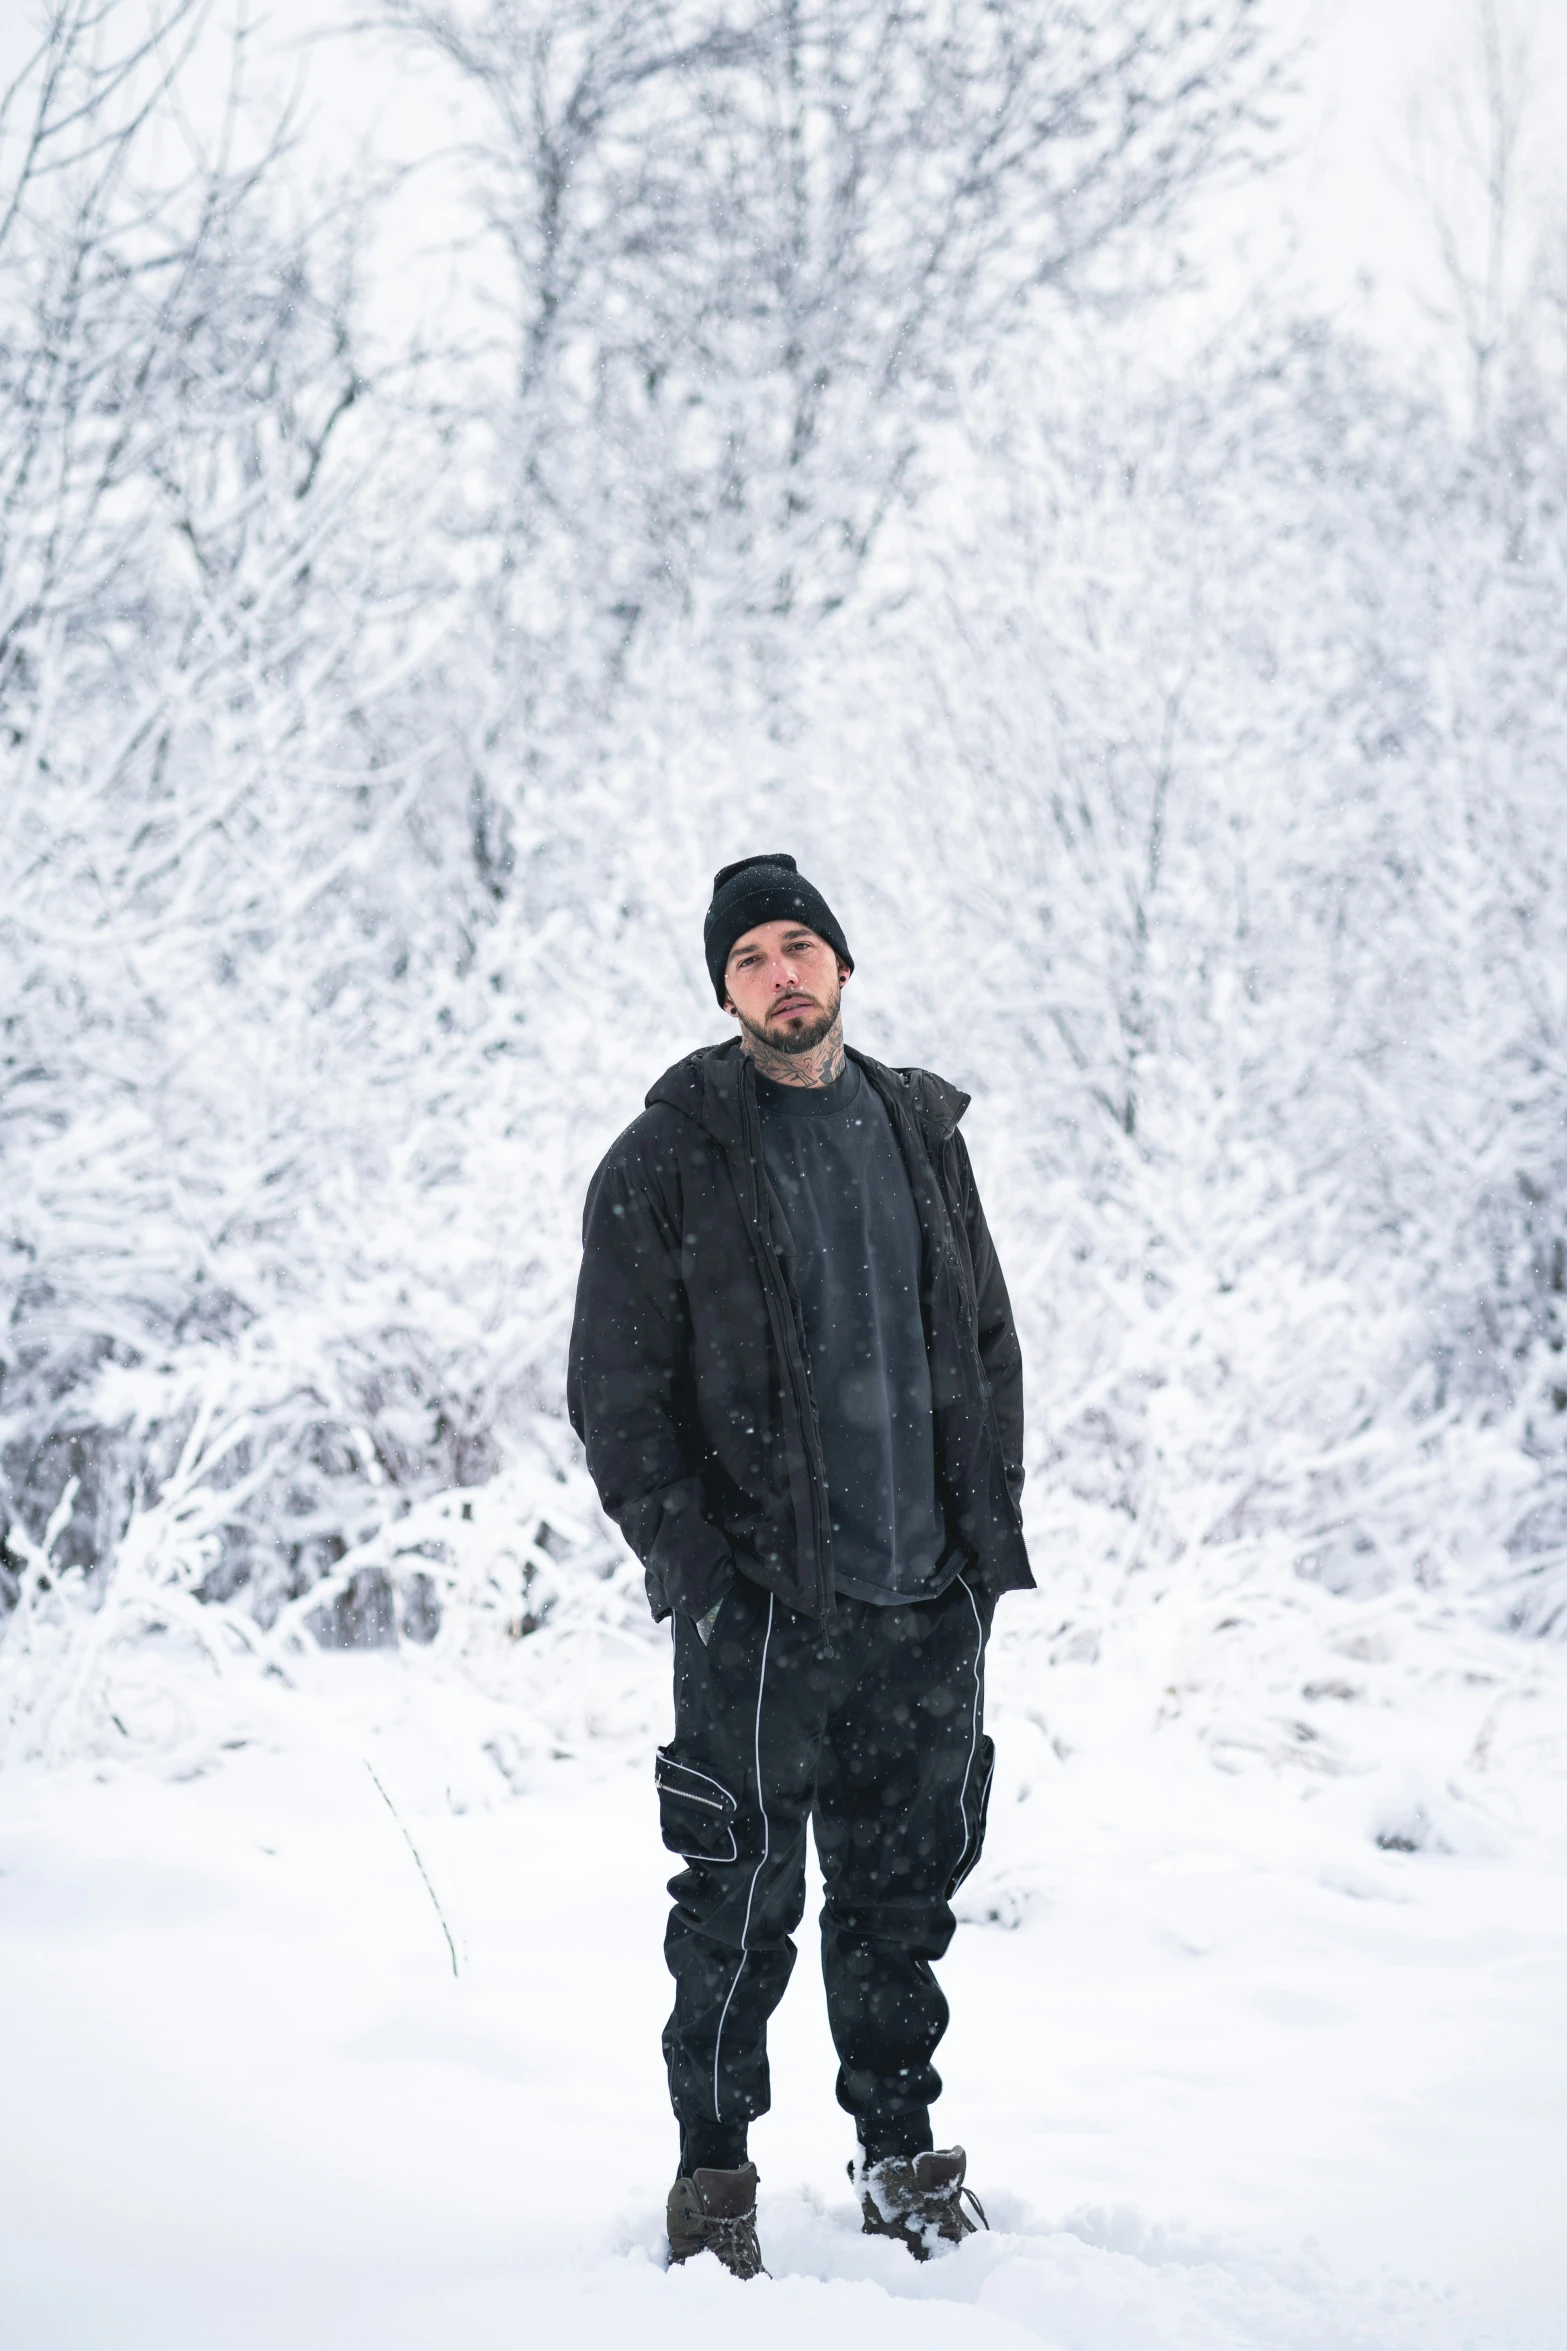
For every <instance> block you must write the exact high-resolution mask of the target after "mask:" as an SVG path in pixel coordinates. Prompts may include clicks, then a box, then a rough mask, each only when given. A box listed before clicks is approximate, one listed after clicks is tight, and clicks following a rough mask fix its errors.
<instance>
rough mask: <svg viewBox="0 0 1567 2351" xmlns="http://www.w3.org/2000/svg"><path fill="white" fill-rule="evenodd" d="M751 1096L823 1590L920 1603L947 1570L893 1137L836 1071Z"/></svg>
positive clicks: (907, 1200) (766, 1085)
mask: <svg viewBox="0 0 1567 2351" xmlns="http://www.w3.org/2000/svg"><path fill="white" fill-rule="evenodd" d="M756 1092H757V1100H758V1102H759V1104H760V1107H761V1114H762V1158H763V1162H764V1164H765V1166H766V1170H767V1175H768V1179H769V1181H770V1182H771V1184H772V1187H773V1191H774V1193H775V1194H776V1195H777V1198H778V1200H779V1202H780V1204H781V1205H782V1208H783V1211H784V1214H785V1216H786V1217H787V1219H788V1223H789V1233H790V1237H791V1239H792V1240H793V1243H794V1258H795V1282H796V1286H797V1288H798V1291H799V1297H800V1310H801V1313H802V1315H803V1317H804V1321H805V1342H806V1353H807V1357H808V1360H809V1363H810V1371H811V1391H812V1394H813V1395H814V1397H815V1399H816V1418H817V1423H818V1426H819V1427H820V1430H821V1438H822V1451H823V1454H824V1455H825V1458H826V1469H827V1495H828V1502H829V1505H830V1508H831V1513H832V1544H833V1568H834V1580H835V1582H836V1583H837V1586H838V1589H839V1590H840V1591H842V1592H845V1593H847V1594H848V1595H849V1597H850V1598H851V1599H855V1600H876V1601H883V1602H887V1603H897V1604H901V1603H904V1602H907V1601H911V1600H928V1599H932V1598H934V1596H935V1595H936V1593H938V1592H939V1591H941V1590H942V1589H943V1588H944V1587H945V1586H946V1585H947V1584H948V1583H950V1581H951V1580H952V1576H953V1574H954V1573H955V1572H956V1570H957V1568H958V1566H959V1565H960V1564H961V1562H960V1559H959V1557H958V1555H957V1554H955V1553H954V1555H953V1556H952V1557H951V1558H950V1559H949V1558H948V1557H947V1552H948V1544H947V1535H946V1527H945V1524H944V1521H943V1516H942V1510H941V1505H940V1502H939V1499H938V1496H937V1492H936V1455H935V1437H934V1430H933V1424H932V1414H931V1393H930V1359H929V1356H928V1354H927V1352H926V1345H925V1324H924V1317H923V1315H922V1314H921V1311H920V1267H921V1249H920V1227H919V1217H918V1215H917V1213H916V1211H915V1207H914V1197H913V1194H912V1193H911V1191H910V1190H909V1177H908V1170H907V1168H906V1167H905V1165H904V1161H903V1153H902V1152H901V1151H900V1150H899V1148H898V1138H897V1136H896V1135H895V1134H894V1133H893V1130H892V1122H891V1120H890V1119H889V1117H888V1115H887V1111H886V1107H885V1105H884V1104H883V1102H882V1100H881V1097H880V1095H879V1094H878V1093H877V1092H876V1089H875V1087H874V1086H872V1085H870V1084H869V1083H868V1081H867V1080H866V1079H865V1078H864V1077H862V1075H861V1073H860V1071H859V1070H858V1069H857V1068H856V1067H855V1065H854V1064H853V1062H852V1061H851V1062H850V1063H849V1065H848V1066H847V1068H846V1069H845V1070H844V1073H843V1075H842V1077H841V1078H837V1079H835V1080H834V1082H833V1083H832V1084H831V1085H829V1086H778V1085H774V1084H773V1083H772V1081H771V1080H770V1079H768V1078H764V1077H762V1076H761V1075H758V1077H757V1081H756Z"/></svg>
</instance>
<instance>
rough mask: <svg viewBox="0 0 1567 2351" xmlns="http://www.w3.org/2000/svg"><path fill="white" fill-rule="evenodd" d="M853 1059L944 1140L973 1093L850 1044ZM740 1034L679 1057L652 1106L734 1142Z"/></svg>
mask: <svg viewBox="0 0 1567 2351" xmlns="http://www.w3.org/2000/svg"><path fill="white" fill-rule="evenodd" d="M846 1050H847V1053H848V1057H849V1059H850V1060H851V1061H853V1062H857V1063H858V1065H859V1067H860V1068H861V1069H863V1070H864V1071H865V1072H866V1074H867V1075H868V1076H869V1078H870V1079H871V1082H872V1084H873V1085H876V1086H877V1087H879V1089H880V1090H881V1092H883V1093H886V1094H893V1095H898V1094H901V1095H902V1096H903V1098H904V1100H905V1101H906V1102H907V1103H908V1106H909V1108H910V1110H911V1111H912V1112H913V1114H914V1115H915V1117H916V1118H919V1119H922V1120H923V1121H924V1123H925V1124H926V1125H927V1126H929V1127H930V1128H932V1129H933V1131H934V1132H935V1134H936V1135H937V1137H938V1138H939V1139H940V1140H941V1141H942V1142H945V1141H946V1140H947V1137H948V1136H949V1135H950V1134H951V1133H952V1131H953V1129H954V1128H955V1127H956V1125H957V1123H958V1120H959V1119H960V1118H961V1117H962V1116H963V1113H964V1111H965V1110H967V1108H968V1106H969V1101H970V1099H971V1097H970V1096H969V1095H967V1094H965V1093H964V1092H963V1089H962V1088H961V1087H960V1086H954V1085H951V1084H949V1082H948V1081H947V1079H946V1078H940V1077H937V1076H936V1074H935V1072H934V1070H929V1069H889V1068H888V1067H887V1066H886V1064H885V1063H884V1062H880V1061H873V1060H872V1059H871V1057H870V1055H869V1054H868V1053H860V1052H857V1051H856V1050H855V1048H854V1047H853V1046H852V1045H850V1046H848V1047H847V1048H846ZM744 1058H745V1057H744V1055H743V1054H742V1053H741V1051H740V1045H739V1040H738V1039H737V1038H734V1037H730V1038H728V1039H726V1041H725V1042H724V1043H723V1044H722V1045H699V1046H698V1047H697V1050H696V1051H695V1052H694V1053H688V1054H687V1055H686V1057H685V1059H684V1060H683V1061H677V1062H675V1064H674V1065H673V1067H672V1068H669V1069H666V1070H665V1072H664V1074H663V1076H662V1077H661V1078H658V1079H656V1080H655V1082H654V1083H653V1084H652V1085H651V1086H649V1088H648V1091H647V1107H648V1109H649V1110H651V1109H653V1108H654V1106H655V1105H656V1104H659V1103H662V1104H664V1105H665V1106H666V1107H667V1108H669V1109H671V1110H679V1111H683V1112H684V1114H685V1116H686V1117H687V1118H690V1119H694V1120H695V1121H696V1123H697V1125H698V1126H700V1127H704V1128H705V1129H706V1130H707V1132H708V1133H709V1134H710V1135H711V1136H712V1137H713V1139H714V1141H715V1142H717V1143H721V1144H724V1145H726V1146H729V1147H732V1146H733V1145H735V1144H737V1143H738V1142H739V1141H740V1139H741V1136H742V1134H743V1132H744V1129H743V1127H742V1125H741V1120H740V1069H741V1064H742V1062H743V1060H744Z"/></svg>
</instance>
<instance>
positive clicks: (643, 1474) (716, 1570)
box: [567, 1153, 734, 1618]
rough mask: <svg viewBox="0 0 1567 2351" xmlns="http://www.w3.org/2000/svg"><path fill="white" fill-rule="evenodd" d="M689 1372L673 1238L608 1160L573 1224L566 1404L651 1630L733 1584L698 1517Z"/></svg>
mask: <svg viewBox="0 0 1567 2351" xmlns="http://www.w3.org/2000/svg"><path fill="white" fill-rule="evenodd" d="M690 1364H691V1343H690V1321H689V1314H688V1309H687V1305H686V1296H685V1287H684V1284H683V1282H682V1280H681V1277H680V1246H679V1235H678V1231H677V1230H676V1229H675V1227H674V1226H673V1225H672V1224H671V1223H670V1221H669V1217H668V1215H667V1212H666V1210H665V1208H664V1206H663V1204H662V1202H661V1201H660V1200H659V1198H658V1196H657V1192H656V1190H655V1189H654V1187H653V1186H652V1185H651V1183H650V1182H649V1181H648V1180H647V1179H646V1176H645V1171H643V1170H641V1169H639V1168H637V1167H636V1166H635V1165H634V1163H633V1164H632V1165H629V1166H628V1164H627V1163H626V1162H625V1160H624V1159H621V1158H617V1156H616V1155H615V1154H613V1153H612V1154H611V1156H610V1158H609V1159H607V1160H606V1161H605V1162H604V1164H603V1166H602V1167H601V1168H600V1169H599V1171H598V1173H597V1175H596V1176H595V1177H594V1179H593V1182H592V1184H591V1185H590V1186H589V1189H588V1198H587V1207H586V1209H585V1211H584V1215H583V1222H582V1271H581V1274H580V1276H579V1278H578V1282H577V1305H576V1313H575V1315H574V1317H573V1321H572V1330H571V1355H570V1364H569V1369H568V1376H567V1401H568V1405H569V1408H570V1412H571V1425H572V1427H573V1428H574V1429H575V1430H576V1432H577V1434H578V1436H579V1437H580V1438H581V1439H582V1443H583V1447H584V1450H585V1451H586V1453H587V1457H588V1470H589V1474H590V1475H591V1477H592V1479H593V1483H594V1484H595V1486H597V1488H598V1492H599V1499H600V1501H601V1502H602V1503H603V1505H604V1508H605V1509H606V1510H607V1511H608V1513H609V1515H610V1517H611V1518H612V1519H613V1520H614V1521H615V1523H616V1525H617V1526H618V1527H619V1528H620V1531H621V1533H622V1534H623V1535H624V1536H625V1538H626V1541H627V1542H628V1543H629V1544H630V1546H631V1548H632V1550H633V1551H634V1552H635V1553H636V1555H637V1557H638V1558H639V1559H640V1560H641V1562H642V1565H643V1567H644V1569H645V1570H646V1573H647V1593H648V1602H649V1605H650V1606H651V1608H652V1611H653V1614H654V1616H655V1618H662V1617H665V1616H668V1615H669V1614H670V1612H671V1610H678V1611H679V1612H680V1613H681V1614H682V1615H685V1616H702V1615H705V1613H706V1612H707V1610H708V1609H709V1608H710V1607H712V1605H713V1604H714V1602H715V1601H716V1600H718V1599H719V1598H720V1597H721V1596H722V1594H723V1593H724V1592H725V1591H726V1590H727V1589H728V1587H729V1584H730V1582H731V1581H732V1579H733V1576H734V1561H733V1558H732V1555H731V1553H730V1549H729V1545H728V1542H727V1540H726V1538H725V1537H724V1536H723V1535H722V1534H721V1533H720V1531H719V1530H718V1528H717V1527H715V1526H713V1525H711V1524H710V1523H709V1521H708V1520H707V1519H706V1518H705V1517H704V1516H703V1512H702V1487H701V1481H700V1479H699V1478H698V1476H697V1475H696V1472H695V1469H694V1467H693V1461H692V1448H691V1444H690V1439H689V1435H688V1432H689V1431H690V1430H691V1428H692V1427H693V1425H694V1412H693V1410H692V1406H693V1405H694V1399H693V1398H692V1397H691V1395H690V1378H691V1372H690Z"/></svg>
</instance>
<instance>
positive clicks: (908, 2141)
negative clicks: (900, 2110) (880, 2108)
mask: <svg viewBox="0 0 1567 2351" xmlns="http://www.w3.org/2000/svg"><path fill="white" fill-rule="evenodd" d="M859 2128H860V2145H861V2147H862V2149H863V2150H864V2154H865V2160H866V2162H867V2163H885V2162H886V2160H887V2158H888V2156H889V2155H923V2154H924V2153H925V2151H926V2149H927V2148H929V2147H934V2146H935V2144H936V2142H935V2139H934V2137H933V2136H932V2134H931V2127H930V2115H929V2112H928V2111H927V2110H926V2109H925V2108H923V2107H922V2108H921V2109H920V2111H919V2112H918V2113H917V2114H894V2115H884V2116H871V2115H867V2116H863V2117H862V2118H861V2121H860V2126H859Z"/></svg>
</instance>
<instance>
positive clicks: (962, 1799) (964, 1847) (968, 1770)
mask: <svg viewBox="0 0 1567 2351" xmlns="http://www.w3.org/2000/svg"><path fill="white" fill-rule="evenodd" d="M958 1582H959V1583H960V1584H962V1585H963V1589H964V1592H965V1593H966V1594H967V1597H968V1604H969V1606H970V1608H972V1609H973V1611H974V1630H975V1631H976V1632H977V1633H978V1635H979V1639H978V1641H977V1642H976V1643H975V1647H974V1715H973V1722H972V1725H971V1727H970V1730H969V1742H968V1761H967V1763H965V1764H964V1766H963V1785H962V1787H961V1788H960V1789H959V1790H958V1826H959V1828H960V1829H961V1830H962V1832H963V1842H962V1844H961V1845H960V1846H959V1847H958V1867H959V1869H961V1868H962V1867H963V1860H964V1856H965V1855H966V1854H967V1852H968V1814H967V1813H966V1812H965V1811H964V1809H963V1807H964V1804H965V1803H966V1801H967V1799H968V1784H969V1779H970V1776H971V1775H972V1773H973V1769H974V1757H975V1754H976V1753H977V1752H978V1748H979V1693H980V1681H979V1661H980V1659H981V1657H983V1655H984V1654H985V1628H984V1626H983V1625H982V1624H981V1622H980V1618H979V1603H978V1602H977V1601H976V1599H975V1598H974V1595H973V1593H972V1592H970V1591H969V1588H968V1585H967V1583H966V1582H964V1579H963V1577H962V1576H959V1578H958Z"/></svg>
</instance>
